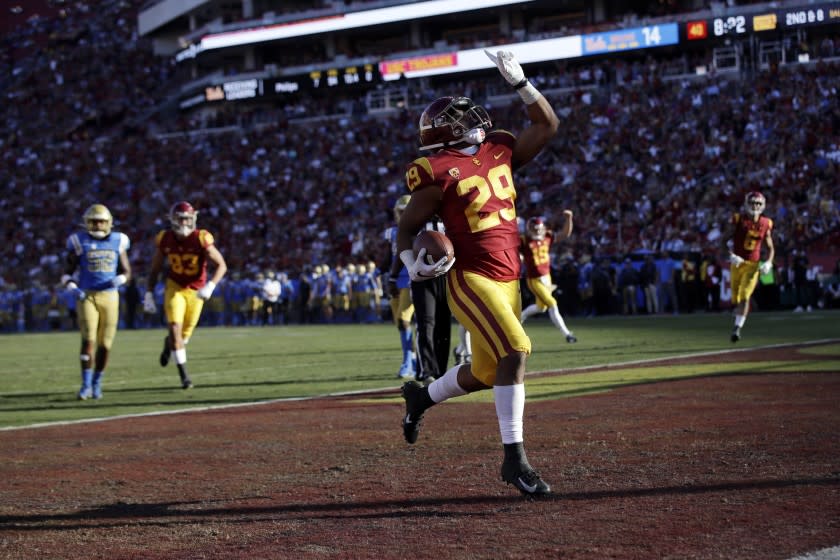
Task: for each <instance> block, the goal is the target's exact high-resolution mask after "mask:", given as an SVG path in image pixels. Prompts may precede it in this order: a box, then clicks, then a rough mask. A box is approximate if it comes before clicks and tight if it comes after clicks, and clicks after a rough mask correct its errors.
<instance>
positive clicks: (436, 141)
mask: <svg viewBox="0 0 840 560" xmlns="http://www.w3.org/2000/svg"><path fill="white" fill-rule="evenodd" d="M492 126H493V122H492V121H491V120H490V115H488V114H487V111H486V110H485V109H484V107H482V106H481V105H476V104H475V103H474V102H473V100H472V99H470V98H468V97H451V96H449V97H441V98H439V99H436V100H434V101H432V102H431V103H430V104H429V106H428V107H426V109H425V110H424V111H423V114H422V115H420V123H419V125H418V128H419V129H420V149H421V150H433V149H435V148H445V147H447V146H453V145H456V144H480V143H481V142H482V141H484V135H485V134H486V133H487V131H488V130H490V128H491V127H492ZM472 130H480V133H479V134H478V135H474V134H470V131H472Z"/></svg>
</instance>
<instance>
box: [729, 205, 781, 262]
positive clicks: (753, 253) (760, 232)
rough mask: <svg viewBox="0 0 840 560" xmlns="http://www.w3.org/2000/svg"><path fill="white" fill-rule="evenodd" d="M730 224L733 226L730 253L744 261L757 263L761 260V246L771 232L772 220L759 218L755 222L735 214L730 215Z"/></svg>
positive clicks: (747, 217)
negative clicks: (733, 233)
mask: <svg viewBox="0 0 840 560" xmlns="http://www.w3.org/2000/svg"><path fill="white" fill-rule="evenodd" d="M732 224H734V225H735V235H734V237H733V241H732V252H733V253H735V254H736V255H738V256H739V257H741V258H743V259H744V260H747V261H752V262H758V261H759V260H760V259H761V244H762V242H763V241H764V238H765V237H767V234H768V233H769V232H771V231H772V230H773V220H771V219H770V218H767V217H765V216H759V217H758V221H756V220H753V219H752V218H750V217H749V216H742V215H741V214H737V213H736V214H733V215H732Z"/></svg>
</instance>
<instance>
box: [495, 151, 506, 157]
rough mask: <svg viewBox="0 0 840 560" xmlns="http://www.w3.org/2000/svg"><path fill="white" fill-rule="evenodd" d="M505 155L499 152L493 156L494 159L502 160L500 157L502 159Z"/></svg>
mask: <svg viewBox="0 0 840 560" xmlns="http://www.w3.org/2000/svg"><path fill="white" fill-rule="evenodd" d="M503 155H505V153H504V152H499V153H498V154H494V155H493V159H499V158H500V157H502V156H503Z"/></svg>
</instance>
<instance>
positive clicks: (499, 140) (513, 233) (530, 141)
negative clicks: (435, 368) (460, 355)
mask: <svg viewBox="0 0 840 560" xmlns="http://www.w3.org/2000/svg"><path fill="white" fill-rule="evenodd" d="M487 55H488V57H489V58H490V60H491V61H492V62H493V63H494V64H496V66H497V68H498V70H499V72H500V73H501V75H502V77H503V78H504V79H505V80H506V81H507V82H508V83H509V84H510V85H511V86H513V87H514V89H515V91H517V93H519V95H520V97H521V98H522V100H523V101H524V102H525V105H526V111H527V115H528V117H529V119H530V121H531V124H530V126H528V127H527V128H526V129H525V130H524V131H523V132H522V133H521V134H520V135H519V136H518V137H516V136H514V135H513V134H511V133H510V132H507V131H504V130H492V122H491V120H490V116H489V114H488V113H487V111H486V110H485V109H484V108H483V107H481V106H479V105H476V104H475V103H473V102H472V101H471V100H470V99H468V98H465V97H443V98H440V99H437V100H435V101H433V102H432V103H431V104H430V105H429V106H428V107H427V108H426V110H425V111H424V112H423V114H422V115H421V117H420V123H419V128H420V143H421V146H420V149H421V150H433V152H432V153H430V154H429V155H427V156H425V157H421V158H418V159H416V160H414V161H413V162H412V163H411V164H410V165H409V166H408V168H407V171H406V183H407V186H408V189H409V191H410V192H411V199H410V200H409V202H408V205H407V206H406V209H405V211H404V212H403V214H402V217H401V219H400V223H399V230H398V233H397V245H398V250H399V254H400V259H401V260H402V261H403V263H404V264H405V266H406V268H407V269H408V271H409V275H410V276H411V279H412V280H413V281H422V280H426V279H428V278H431V277H435V276H439V275H441V274H447V295H448V300H449V307H450V309H451V310H452V312H453V314H454V315H455V317H456V318H457V319H458V321H459V322H460V323H461V324H462V325H464V327H466V328H467V330H468V331H469V332H470V335H471V339H472V364H462V365H457V366H455V367H453V368H451V369H449V370H448V371H447V372H446V373H445V374H443V376H442V377H440V378H439V379H437V380H435V381H434V382H433V383H432V384H431V385H429V386H428V387H420V386H418V385H416V384H413V383H407V384H405V385H403V396H404V398H405V400H406V415H405V417H404V419H403V435H404V436H405V439H406V440H407V441H408V442H409V443H414V442H415V441H416V439H417V436H418V433H419V429H420V420H421V419H422V416H423V413H424V412H425V410H426V409H428V408H429V407H431V406H433V405H435V404H438V403H440V402H443V401H444V400H447V399H449V398H452V397H457V396H460V395H464V394H467V393H471V392H474V391H479V390H483V389H491V388H492V389H493V393H494V399H495V402H496V415H497V418H498V422H499V430H500V433H501V439H502V444H503V447H504V460H503V463H502V479H503V480H504V481H505V482H508V483H510V484H513V485H514V486H515V487H516V488H517V489H519V490H520V492H522V493H523V494H527V495H539V494H547V493H549V492H550V488H549V486H548V484H546V483H545V482H544V481H543V480H542V479H541V477H540V476H539V475H538V474H537V473H536V471H535V470H534V469H533V468H532V467H531V465H530V464H529V462H528V458H527V457H526V455H525V449H524V438H523V429H522V418H523V414H524V408H525V385H524V379H525V362H526V359H527V356H528V354H529V353H530V352H531V341H530V340H529V338H528V336H527V334H525V330H524V329H523V327H522V325H521V324H520V322H519V315H520V313H521V308H522V301H521V299H520V292H519V273H520V259H519V231H518V227H517V221H516V208H515V204H514V203H515V201H516V189H515V187H514V183H513V172H514V171H515V170H516V169H518V168H519V167H521V166H522V165H524V164H526V163H528V162H529V161H531V160H532V159H533V158H534V157H535V156H536V155H537V154H538V153H539V152H540V150H542V148H543V147H544V146H545V145H546V144H548V142H549V141H550V140H551V138H552V137H553V136H554V135H555V133H556V132H557V128H558V124H559V123H558V119H557V116H556V115H555V113H554V110H553V109H552V108H551V106H550V105H549V103H548V101H546V99H545V98H544V97H543V96H542V95H541V94H540V93H539V92H538V91H537V90H536V88H534V86H533V85H531V84H530V82H529V81H528V80H527V79H526V78H525V75H524V72H523V70H522V67H521V66H520V64H519V62H517V61H516V59H515V58H514V56H513V54H512V53H509V52H504V51H499V52H497V53H495V54H492V53H489V52H488V53H487ZM434 215H437V216H439V217H440V218H441V220H442V221H443V223H444V226H445V227H446V234H447V236H448V237H449V238H450V239H451V241H452V244H453V246H454V247H455V259H454V261H449V262H447V261H446V259H445V258H444V259H441V261H439V262H438V263H434V264H428V263H425V262H424V261H425V259H424V258H423V256H424V255H423V254H422V253H423V252H422V251H421V253H420V254H418V258H416V259H415V256H414V253H413V251H412V241H413V239H414V236H415V235H416V234H417V232H418V231H419V230H420V229H421V228H422V227H423V225H424V224H425V223H426V222H427V221H428V220H429V219H431V218H432V216H434ZM450 267H453V268H452V269H451V270H450Z"/></svg>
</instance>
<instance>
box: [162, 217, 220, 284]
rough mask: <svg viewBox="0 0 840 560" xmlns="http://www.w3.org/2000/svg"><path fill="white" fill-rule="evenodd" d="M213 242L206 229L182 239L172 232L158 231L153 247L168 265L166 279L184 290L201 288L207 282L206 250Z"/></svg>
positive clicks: (166, 230)
mask: <svg viewBox="0 0 840 560" xmlns="http://www.w3.org/2000/svg"><path fill="white" fill-rule="evenodd" d="M214 241H215V240H214V239H213V234H211V233H210V232H209V231H207V230H206V229H197V230H195V231H193V232H192V233H191V234H189V235H188V236H186V237H185V238H183V239H181V238H179V237H178V236H177V235H175V232H174V231H172V230H169V229H165V230H162V231H160V232H159V233H158V234H157V237H156V238H155V245H157V246H158V247H159V248H160V251H161V253H163V256H164V258H166V261H167V262H168V263H169V271H168V272H167V277H168V278H170V279H171V280H173V281H175V282H176V283H177V284H178V285H180V286H181V287H184V288H192V289H194V290H197V289H199V288H201V287H203V286H204V284H205V283H206V282H207V248H208V247H210V246H211V245H213V243H214Z"/></svg>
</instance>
